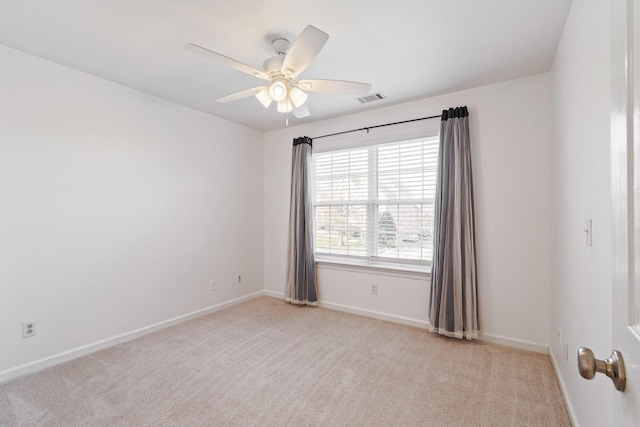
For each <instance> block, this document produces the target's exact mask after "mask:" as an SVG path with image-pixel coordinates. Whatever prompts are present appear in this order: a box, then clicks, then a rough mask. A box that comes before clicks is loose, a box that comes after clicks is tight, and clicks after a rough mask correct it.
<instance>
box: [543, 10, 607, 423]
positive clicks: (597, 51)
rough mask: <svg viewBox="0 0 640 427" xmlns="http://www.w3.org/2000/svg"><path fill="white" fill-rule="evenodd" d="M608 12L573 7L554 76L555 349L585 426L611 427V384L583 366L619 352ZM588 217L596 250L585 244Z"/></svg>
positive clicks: (573, 406)
mask: <svg viewBox="0 0 640 427" xmlns="http://www.w3.org/2000/svg"><path fill="white" fill-rule="evenodd" d="M609 7H610V6H609V2H607V1H605V0H579V1H578V0H574V1H573V4H572V7H571V11H570V14H569V17H568V19H567V23H566V26H565V29H564V33H563V35H562V39H561V42H560V45H559V47H558V50H557V52H556V58H555V61H554V64H553V68H552V72H551V75H552V84H553V93H554V102H553V105H554V117H555V118H556V119H555V122H556V123H555V133H556V141H555V144H554V149H553V156H552V157H553V159H554V167H553V182H554V185H553V189H554V191H553V218H554V224H553V229H554V231H553V236H554V239H553V248H554V252H553V260H554V262H553V277H552V279H553V280H552V289H551V295H552V298H551V324H550V326H551V330H550V336H551V349H550V351H551V355H552V358H553V360H554V363H555V364H556V367H557V370H558V372H559V376H560V380H561V383H562V385H563V387H564V389H565V391H566V393H567V396H568V398H569V406H570V408H571V411H572V412H573V416H574V419H575V421H577V422H578V423H579V425H580V426H582V427H585V426H604V425H609V424H610V423H611V405H612V401H611V390H613V388H612V387H611V384H610V380H609V379H608V378H606V377H605V376H604V375H602V376H600V375H599V376H598V377H597V378H595V379H594V380H593V381H590V382H587V381H586V380H584V379H582V378H581V377H580V375H579V374H578V369H577V365H576V353H577V350H578V348H579V347H581V346H587V347H590V348H591V349H592V350H593V351H594V352H595V354H596V356H597V357H600V358H603V357H608V355H609V354H610V353H611V349H612V347H611V345H612V342H611V303H612V302H611V277H612V271H611V250H612V247H611V237H610V234H611V208H610V203H611V200H610V182H611V181H610V167H609V159H610V155H609V140H610V138H609V107H610V56H609V55H610V42H611V37H610V24H609V16H610V11H609ZM588 218H590V219H592V221H593V246H592V247H587V246H585V243H584V233H583V229H584V222H585V219H588ZM557 328H561V329H562V334H563V338H564V340H565V341H566V342H567V346H568V360H567V359H565V357H564V351H563V348H562V340H561V339H560V337H558V336H557V335H556V333H557Z"/></svg>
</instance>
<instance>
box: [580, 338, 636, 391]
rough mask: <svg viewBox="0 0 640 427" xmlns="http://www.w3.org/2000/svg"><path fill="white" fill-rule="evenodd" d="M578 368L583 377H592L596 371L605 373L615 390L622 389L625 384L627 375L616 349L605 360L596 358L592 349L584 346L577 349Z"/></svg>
mask: <svg viewBox="0 0 640 427" xmlns="http://www.w3.org/2000/svg"><path fill="white" fill-rule="evenodd" d="M578 370H579V371H580V375H582V377H583V378H586V379H588V380H591V379H593V377H595V376H596V373H597V372H600V373H602V374H605V375H606V376H608V377H609V378H611V381H613V385H615V387H616V390H618V391H624V389H625V386H626V385H627V375H626V372H625V369H624V359H623V358H622V353H620V352H619V351H618V350H613V352H611V357H609V358H608V359H605V360H599V359H596V358H595V357H594V355H593V351H591V349H589V348H586V347H580V348H579V349H578Z"/></svg>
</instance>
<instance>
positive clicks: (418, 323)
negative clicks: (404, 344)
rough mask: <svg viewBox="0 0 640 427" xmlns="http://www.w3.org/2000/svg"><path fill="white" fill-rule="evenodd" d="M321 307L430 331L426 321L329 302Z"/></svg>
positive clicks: (325, 302) (320, 303)
mask: <svg viewBox="0 0 640 427" xmlns="http://www.w3.org/2000/svg"><path fill="white" fill-rule="evenodd" d="M318 305H319V306H320V307H324V308H328V309H330V310H336V311H344V312H346V313H351V314H357V315H359V316H365V317H371V318H373V319H378V320H386V321H387V322H394V323H401V324H403V325H408V326H415V327H416V328H420V329H428V328H429V322H427V321H425V320H418V319H412V318H410V317H403V316H397V315H394V314H387V313H382V312H380V311H375V310H368V309H365V308H359V307H352V306H348V305H343V304H335V303H332V302H327V301H319V302H318Z"/></svg>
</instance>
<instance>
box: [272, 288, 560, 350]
mask: <svg viewBox="0 0 640 427" xmlns="http://www.w3.org/2000/svg"><path fill="white" fill-rule="evenodd" d="M264 295H265V296H269V297H273V298H280V299H282V298H283V297H284V295H283V294H282V293H280V292H275V291H269V290H265V291H264ZM318 305H319V306H320V307H324V308H328V309H330V310H337V311H344V312H346V313H351V314H357V315H360V316H365V317H372V318H374V319H379V320H386V321H388V322H394V323H401V324H403V325H409V326H415V327H416V328H421V329H429V322H428V321H426V320H420V319H412V318H409V317H403V316H398V315H395V314H388V313H383V312H380V311H375V310H369V309H366V308H360V307H353V306H348V305H343V304H336V303H333V302H328V301H322V300H320V301H319V302H318ZM478 340H479V341H484V342H490V343H493V344H499V345H504V346H507V347H513V348H518V349H521V350H527V351H533V352H535V353H542V354H549V347H548V346H546V345H543V344H536V343H532V342H528V341H523V340H518V339H514V338H507V337H503V336H500V335H495V334H486V333H482V332H480V335H479V337H478Z"/></svg>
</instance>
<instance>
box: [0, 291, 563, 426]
mask: <svg viewBox="0 0 640 427" xmlns="http://www.w3.org/2000/svg"><path fill="white" fill-rule="evenodd" d="M0 425H2V426H33V425H44V426H234V425H239V426H400V425H402V426H569V425H570V422H569V418H568V415H567V411H566V409H565V406H564V403H563V401H562V397H561V394H560V390H559V387H558V383H557V381H556V378H555V376H554V373H553V370H552V367H551V363H550V361H549V358H548V357H547V356H545V355H540V354H536V353H530V352H526V351H521V350H516V349H511V348H508V347H502V346H498V345H492V344H486V343H479V342H466V341H458V340H455V339H450V338H444V337H440V336H437V335H433V334H430V333H428V332H426V331H424V330H421V329H417V328H412V327H408V326H403V325H397V324H393V323H388V322H383V321H378V320H374V319H368V318H363V317H359V316H355V315H350V314H345V313H341V312H336V311H331V310H327V309H323V308H317V307H295V306H291V305H288V304H286V303H284V302H282V301H280V300H278V299H274V298H269V297H262V298H258V299H254V300H251V301H248V302H246V303H243V304H240V305H237V306H234V307H231V308H228V309H225V310H222V311H219V312H217V313H214V314H211V315H208V316H204V317H201V318H198V319H195V320H192V321H189V322H186V323H183V324H180V325H178V326H175V327H172V328H169V329H165V330H163V331H160V332H157V333H154V334H151V335H147V336H145V337H142V338H140V339H137V340H135V341H131V342H128V343H125V344H121V345H117V346H114V347H112V348H109V349H106V350H103V351H100V352H97V353H94V354H92V355H89V356H85V357H82V358H79V359H76V360H73V361H71V362H68V363H65V364H62V365H58V366H56V367H53V368H50V369H47V370H45V371H42V372H39V373H36V374H34V375H31V376H28V377H24V378H20V379H17V380H14V381H12V382H9V383H6V384H3V385H0Z"/></svg>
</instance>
